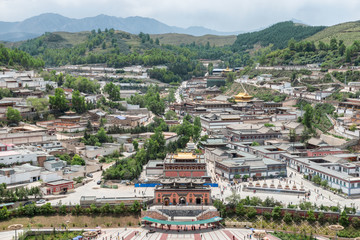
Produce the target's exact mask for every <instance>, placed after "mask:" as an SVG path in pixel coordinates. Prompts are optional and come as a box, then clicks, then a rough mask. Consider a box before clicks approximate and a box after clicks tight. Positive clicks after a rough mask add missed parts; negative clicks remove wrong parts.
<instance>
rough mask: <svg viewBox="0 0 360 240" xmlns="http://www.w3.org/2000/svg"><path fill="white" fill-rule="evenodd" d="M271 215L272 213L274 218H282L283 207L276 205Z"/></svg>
mask: <svg viewBox="0 0 360 240" xmlns="http://www.w3.org/2000/svg"><path fill="white" fill-rule="evenodd" d="M271 215H272V218H273V219H274V220H281V217H282V216H281V208H280V207H279V206H277V207H274V209H273V210H272V213H271Z"/></svg>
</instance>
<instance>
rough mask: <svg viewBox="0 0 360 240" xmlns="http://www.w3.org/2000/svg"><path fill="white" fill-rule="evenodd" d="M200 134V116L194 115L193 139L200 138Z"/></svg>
mask: <svg viewBox="0 0 360 240" xmlns="http://www.w3.org/2000/svg"><path fill="white" fill-rule="evenodd" d="M200 134H201V122H200V117H195V119H194V128H193V135H192V137H193V139H194V140H195V141H197V140H198V139H199V138H200Z"/></svg>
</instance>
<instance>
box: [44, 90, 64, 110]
mask: <svg viewBox="0 0 360 240" xmlns="http://www.w3.org/2000/svg"><path fill="white" fill-rule="evenodd" d="M49 103H50V106H51V108H52V109H54V110H57V111H59V112H62V113H63V112H65V111H67V110H68V109H69V106H68V101H67V100H66V96H65V91H64V89H62V88H57V89H55V95H54V96H50V97H49Z"/></svg>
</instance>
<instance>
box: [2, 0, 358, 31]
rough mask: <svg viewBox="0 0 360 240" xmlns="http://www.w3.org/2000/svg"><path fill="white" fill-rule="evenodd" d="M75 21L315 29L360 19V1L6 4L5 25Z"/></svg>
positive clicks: (6, 0)
mask: <svg viewBox="0 0 360 240" xmlns="http://www.w3.org/2000/svg"><path fill="white" fill-rule="evenodd" d="M50 12H51V13H58V14H61V15H63V16H66V17H71V18H83V17H92V16H96V15H99V14H106V15H111V16H116V17H128V16H142V17H150V18H155V19H157V20H159V21H161V22H163V23H165V24H168V25H172V26H178V27H189V26H204V27H207V28H211V29H215V30H218V31H250V30H254V29H259V28H263V27H267V26H269V25H272V24H274V23H277V22H280V21H285V20H290V19H292V18H295V19H298V20H301V21H303V22H304V23H307V24H310V25H326V26H329V25H334V24H337V23H341V22H346V21H355V20H359V19H360V14H359V13H360V1H359V0H341V1H339V0H0V21H10V22H12V21H21V20H24V19H26V18H29V17H32V16H36V15H39V14H41V13H50Z"/></svg>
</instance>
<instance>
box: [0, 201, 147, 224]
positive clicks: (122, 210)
mask: <svg viewBox="0 0 360 240" xmlns="http://www.w3.org/2000/svg"><path fill="white" fill-rule="evenodd" d="M142 207H143V206H142V204H140V203H139V202H138V201H136V200H135V201H134V203H133V204H132V205H131V206H125V205H124V203H120V204H118V205H116V206H110V205H109V204H108V203H107V204H105V205H103V206H101V207H97V206H95V205H94V204H92V205H91V206H90V207H82V206H80V205H75V206H73V207H69V206H66V205H61V206H56V207H54V206H52V205H51V204H50V203H46V204H43V205H41V206H36V205H35V204H28V205H26V206H22V205H20V206H19V207H18V208H16V209H12V210H8V209H7V208H6V207H3V208H1V209H0V220H8V219H10V218H12V217H34V216H51V215H66V214H72V215H74V216H79V215H88V216H98V215H99V214H101V215H103V216H106V215H116V216H121V215H124V214H136V215H137V214H139V212H140V211H141V209H142Z"/></svg>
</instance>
